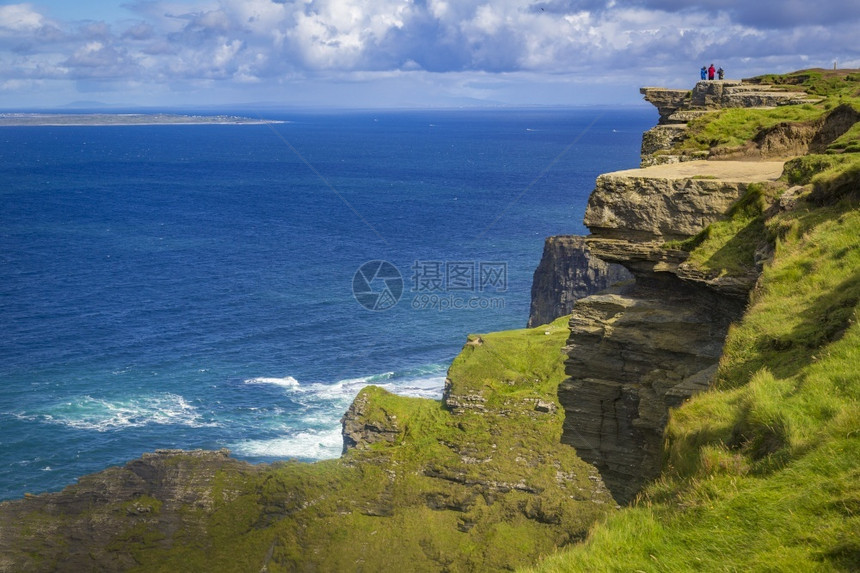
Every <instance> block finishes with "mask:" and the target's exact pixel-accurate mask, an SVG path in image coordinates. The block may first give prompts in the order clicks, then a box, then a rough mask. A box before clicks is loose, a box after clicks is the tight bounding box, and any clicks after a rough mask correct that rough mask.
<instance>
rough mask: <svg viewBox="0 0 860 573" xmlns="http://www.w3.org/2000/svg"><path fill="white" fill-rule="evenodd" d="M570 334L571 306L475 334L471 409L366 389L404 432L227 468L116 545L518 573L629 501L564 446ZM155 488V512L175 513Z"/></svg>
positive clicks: (204, 564) (385, 425)
mask: <svg viewBox="0 0 860 573" xmlns="http://www.w3.org/2000/svg"><path fill="white" fill-rule="evenodd" d="M567 334H568V329H567V322H566V319H560V320H558V321H556V322H554V323H553V324H550V325H545V326H542V327H540V328H537V329H528V330H515V331H508V332H496V333H492V334H486V335H481V336H471V337H470V340H469V342H468V343H467V344H466V346H465V347H464V349H463V351H462V352H461V354H460V355H459V356H458V357H457V358H456V359H455V360H454V362H453V364H452V365H451V368H450V370H449V379H450V389H449V393H450V395H451V396H453V397H455V399H456V400H459V401H460V402H461V403H463V404H466V406H467V407H464V408H462V409H461V408H455V410H456V411H455V412H452V411H451V410H449V409H447V408H446V407H444V406H443V404H442V403H440V402H438V401H433V400H425V399H417V398H404V397H399V396H395V395H392V394H390V393H388V392H386V391H384V390H382V389H381V388H378V387H372V386H371V387H368V388H365V389H364V390H363V391H362V392H361V394H360V395H359V397H358V398H357V403H359V404H360V408H359V410H360V412H359V413H358V415H357V416H358V418H359V420H360V421H361V422H362V423H364V424H366V425H367V426H369V427H373V428H377V429H385V430H388V431H389V434H388V435H389V437H391V439H390V440H386V439H383V440H380V441H378V442H376V443H373V444H370V445H369V446H367V447H363V448H358V449H353V450H350V451H349V452H348V453H347V454H346V455H344V456H343V457H342V458H341V459H338V460H330V461H325V462H319V463H315V464H305V463H297V462H295V463H293V462H288V463H281V464H274V465H273V466H270V467H266V468H263V469H261V470H260V471H255V472H245V473H236V472H222V473H221V474H220V476H219V478H218V480H217V484H216V487H215V488H214V490H213V491H212V492H211V495H209V496H208V497H209V498H210V499H211V503H212V506H211V508H209V507H206V508H203V507H193V506H189V507H186V508H185V509H184V510H183V512H184V513H183V515H182V518H183V519H184V520H185V522H186V523H189V524H193V526H188V527H185V528H184V529H180V530H178V531H164V530H157V529H146V528H141V527H139V526H138V527H129V528H128V529H127V530H121V528H120V530H119V531H117V535H116V537H115V539H114V541H113V542H112V544H111V547H110V550H111V551H114V552H119V553H129V554H131V555H133V556H134V559H135V560H136V562H137V563H138V564H139V567H138V568H137V569H135V570H139V571H147V572H152V571H165V572H167V571H171V572H172V571H219V572H226V571H260V570H261V567H262V570H265V571H269V572H274V571H441V570H445V571H452V572H453V571H501V570H510V569H511V568H512V567H515V566H517V565H526V564H528V563H530V562H533V561H534V560H535V559H537V558H538V556H539V555H543V554H546V553H549V552H551V551H552V550H553V549H554V548H556V547H558V546H562V545H566V544H570V543H572V542H575V541H580V540H582V539H584V537H585V535H586V532H587V531H588V528H589V527H590V526H591V525H592V524H593V523H595V521H596V520H598V519H599V518H600V517H601V516H602V515H604V514H605V513H607V512H608V511H612V510H614V509H615V503H614V502H613V500H612V498H611V496H610V495H609V493H608V492H607V491H606V490H605V488H603V486H602V482H600V480H599V478H598V477H597V472H596V470H595V469H594V468H593V467H592V466H590V465H589V464H586V463H585V462H583V461H582V460H580V459H579V458H578V457H577V456H576V455H575V452H574V450H573V449H572V448H570V447H567V446H564V445H562V444H561V443H560V437H561V431H562V422H563V412H562V410H561V409H560V408H559V406H558V402H557V398H556V392H557V387H558V384H559V382H561V380H562V379H563V378H564V365H563V358H564V356H563V354H562V352H561V348H562V346H563V345H564V342H565V339H566V338H567ZM152 501H153V503H152V504H150V505H151V507H150V506H147V511H148V512H149V515H151V516H152V518H151V519H152V522H153V523H155V522H158V521H159V520H163V517H166V516H161V515H159V514H160V512H162V511H163V509H162V508H161V506H160V505H158V503H156V502H157V500H152ZM125 510H126V508H123V507H116V508H111V507H108V508H102V509H100V510H99V511H102V512H108V513H111V514H112V515H117V513H119V514H122V512H123V511H125ZM93 515H94V516H95V515H96V514H95V513H94V514H93ZM42 518H44V516H41V515H31V516H29V519H31V520H32V523H31V524H28V525H27V527H28V528H32V529H33V530H35V529H36V528H37V522H38V520H39V519H42ZM174 529H175V528H174ZM47 552H48V549H47V548H46V553H47Z"/></svg>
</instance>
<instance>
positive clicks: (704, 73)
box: [700, 66, 708, 80]
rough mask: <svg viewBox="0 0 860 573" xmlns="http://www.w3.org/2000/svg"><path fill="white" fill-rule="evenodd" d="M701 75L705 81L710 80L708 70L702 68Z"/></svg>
mask: <svg viewBox="0 0 860 573" xmlns="http://www.w3.org/2000/svg"><path fill="white" fill-rule="evenodd" d="M700 75H701V76H702V79H703V80H706V79H708V68H706V67H705V66H702V69H701V70H700Z"/></svg>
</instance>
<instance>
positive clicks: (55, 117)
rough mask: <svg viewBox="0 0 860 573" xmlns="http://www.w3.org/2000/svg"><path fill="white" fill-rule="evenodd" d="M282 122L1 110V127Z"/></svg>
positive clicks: (224, 116)
mask: <svg viewBox="0 0 860 573" xmlns="http://www.w3.org/2000/svg"><path fill="white" fill-rule="evenodd" d="M267 123H285V122H283V121H280V120H268V119H255V118H250V117H242V116H235V115H182V114H172V113H0V127H4V126H86V125H260V124H267Z"/></svg>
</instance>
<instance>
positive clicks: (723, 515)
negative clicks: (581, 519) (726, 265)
mask: <svg viewBox="0 0 860 573" xmlns="http://www.w3.org/2000/svg"><path fill="white" fill-rule="evenodd" d="M814 160H815V159H814V158H813V159H811V160H810V161H814ZM851 163H852V162H850V161H849V162H848V163H846V164H843V165H842V168H843V171H842V174H844V170H845V169H847V167H846V165H850V164H851ZM839 177H840V174H839V172H838V168H837V170H836V171H834V172H830V173H829V174H819V175H812V174H811V173H810V174H808V176H807V177H806V178H805V179H804V180H806V181H809V182H810V186H812V183H811V182H812V181H817V182H818V185H825V184H826V181H825V180H826V179H828V178H829V179H833V178H839ZM810 196H811V195H810ZM832 199H833V201H834V202H832V203H831V204H828V205H825V206H821V205H820V204H818V203H816V202H808V203H801V205H800V206H799V207H798V208H797V209H795V210H793V211H789V212H785V213H781V214H778V215H776V216H774V217H772V218H770V219H768V220H767V221H766V222H765V223H764V225H765V226H766V231H767V232H768V233H769V234H770V235H771V238H772V240H773V241H774V247H775V254H774V259H773V262H772V264H770V265H769V266H768V267H767V268H766V269H765V271H764V273H763V275H762V277H761V280H760V282H759V285H758V287H757V289H756V290H755V291H754V293H753V297H752V300H751V303H750V307H749V309H748V311H747V313H746V314H745V316H744V318H743V320H742V321H741V322H740V323H738V324H736V325H735V326H733V327H732V329H731V330H730V332H729V336H728V340H727V342H726V346H725V349H724V354H723V357H722V360H721V363H720V368H719V372H718V379H717V383H716V387H715V388H714V389H713V390H712V391H709V392H706V393H704V394H700V395H699V396H697V397H695V398H693V399H692V400H691V401H689V402H688V403H686V404H685V405H684V406H682V407H681V408H679V409H677V410H675V411H673V412H672V414H671V416H670V421H669V424H668V426H667V428H666V432H665V440H666V442H665V443H666V445H665V464H664V470H663V473H662V477H661V478H660V480H659V481H658V482H656V483H654V484H652V485H651V486H649V487H648V488H647V489H646V490H645V491H644V492H643V494H642V495H641V496H640V498H639V500H638V501H637V503H636V504H635V506H634V507H631V508H629V509H625V510H624V511H622V512H620V513H618V514H615V515H612V516H609V517H608V519H607V520H605V521H604V522H602V523H601V524H600V525H598V526H596V527H595V528H594V529H593V530H592V532H591V533H590V535H589V539H588V540H587V542H586V543H584V544H582V545H580V546H577V547H575V548H573V549H570V550H568V551H565V552H562V553H559V554H557V555H555V556H552V557H550V558H547V559H545V560H543V561H542V562H541V563H540V564H538V565H536V566H534V567H533V568H532V569H528V570H529V571H540V572H561V571H688V570H702V571H712V570H713V571H765V570H766V571H850V570H856V567H857V565H858V563H860V424H858V420H860V324H858V318H859V317H860V210H858V209H857V204H856V202H854V201H853V200H851V199H850V198H841V199H840V198H839V197H835V198H832ZM703 244H704V243H703ZM694 253H695V251H694Z"/></svg>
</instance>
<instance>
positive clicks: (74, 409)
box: [43, 393, 217, 432]
mask: <svg viewBox="0 0 860 573" xmlns="http://www.w3.org/2000/svg"><path fill="white" fill-rule="evenodd" d="M43 419H44V420H45V421H47V422H52V423H58V424H62V425H64V426H68V427H70V428H77V429H82V430H97V431H99V432H105V431H108V430H113V429H118V428H137V427H141V426H146V425H149V424H165V425H167V424H174V425H181V426H191V427H206V426H215V425H217V424H214V423H208V422H205V421H203V419H202V418H201V416H200V415H199V414H198V413H197V410H196V408H194V406H192V405H191V404H189V403H188V402H187V401H186V400H185V398H183V397H182V396H180V395H178V394H171V393H162V394H156V395H153V396H143V397H135V398H129V399H126V400H114V401H110V400H104V399H99V398H93V397H91V396H84V397H83V398H80V399H77V400H74V401H72V402H66V403H64V404H61V405H59V406H55V407H54V408H52V409H51V411H50V413H45V414H43Z"/></svg>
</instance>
